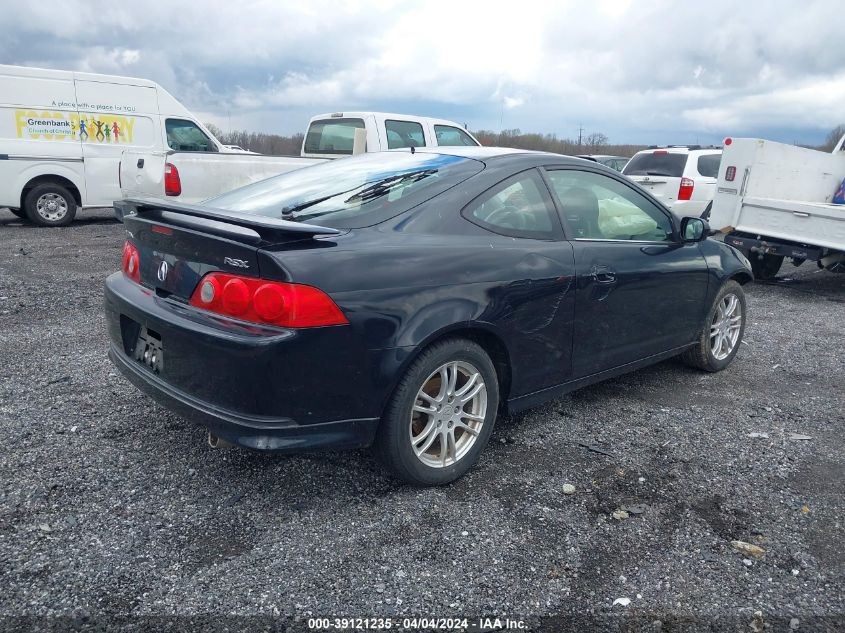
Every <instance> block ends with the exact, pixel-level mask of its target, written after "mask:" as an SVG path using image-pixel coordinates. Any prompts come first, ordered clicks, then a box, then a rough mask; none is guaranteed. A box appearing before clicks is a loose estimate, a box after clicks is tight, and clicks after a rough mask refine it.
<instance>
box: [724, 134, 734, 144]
mask: <svg viewBox="0 0 845 633" xmlns="http://www.w3.org/2000/svg"><path fill="white" fill-rule="evenodd" d="M731 143H733V139H732V138H731V137H730V136H729V137H728V138H726V139H725V145H730V144H731Z"/></svg>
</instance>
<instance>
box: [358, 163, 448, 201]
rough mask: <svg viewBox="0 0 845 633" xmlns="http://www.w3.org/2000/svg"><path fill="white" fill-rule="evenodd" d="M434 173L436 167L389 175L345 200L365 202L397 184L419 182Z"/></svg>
mask: <svg viewBox="0 0 845 633" xmlns="http://www.w3.org/2000/svg"><path fill="white" fill-rule="evenodd" d="M435 173H437V170H436V169H426V170H424V171H415V172H413V173H410V174H402V175H399V176H391V177H390V178H385V179H384V180H380V181H379V182H376V183H373V184H372V185H370V186H369V187H366V188H364V189H362V190H361V191H359V192H358V193H356V194H355V195H353V196H350V197H349V198H347V199H346V201H345V202H346V203H347V204H349V203H350V202H367V201H369V200H374V199H375V198H378V197H380V196H383V195H384V194H386V193H389V192H390V191H392V190H393V189H395V188H396V186H397V185H401V184H405V183H410V182H419V181H420V180H422V179H424V178H428V177H429V176H432V175H434V174H435Z"/></svg>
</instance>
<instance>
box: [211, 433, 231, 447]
mask: <svg viewBox="0 0 845 633" xmlns="http://www.w3.org/2000/svg"><path fill="white" fill-rule="evenodd" d="M208 445H209V446H210V447H211V448H232V446H234V444H232V443H231V442H227V441H226V440H224V439H223V438H222V437H218V436H216V435H215V434H214V433H212V432H211V431H209V432H208Z"/></svg>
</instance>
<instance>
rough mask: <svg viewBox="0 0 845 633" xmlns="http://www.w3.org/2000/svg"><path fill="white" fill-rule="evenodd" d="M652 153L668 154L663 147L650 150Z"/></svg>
mask: <svg viewBox="0 0 845 633" xmlns="http://www.w3.org/2000/svg"><path fill="white" fill-rule="evenodd" d="M652 153H653V154H668V153H669V152H667V151H666V150H665V149H657V150H654V152H652Z"/></svg>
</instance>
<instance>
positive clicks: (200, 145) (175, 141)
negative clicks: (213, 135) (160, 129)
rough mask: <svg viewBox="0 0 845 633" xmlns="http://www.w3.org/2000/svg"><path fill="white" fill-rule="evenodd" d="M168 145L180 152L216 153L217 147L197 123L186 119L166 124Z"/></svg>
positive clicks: (166, 122)
mask: <svg viewBox="0 0 845 633" xmlns="http://www.w3.org/2000/svg"><path fill="white" fill-rule="evenodd" d="M164 129H165V132H167V145H168V146H169V147H170V149H175V150H176V151H179V152H216V151H217V145H215V144H214V142H213V141H212V140H211V139H210V138H208V137H207V136H206V135H205V132H203V131H202V130H201V129H199V127H198V126H197V124H196V123H194V122H193V121H186V120H184V119H167V120H166V121H165V122H164Z"/></svg>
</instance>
